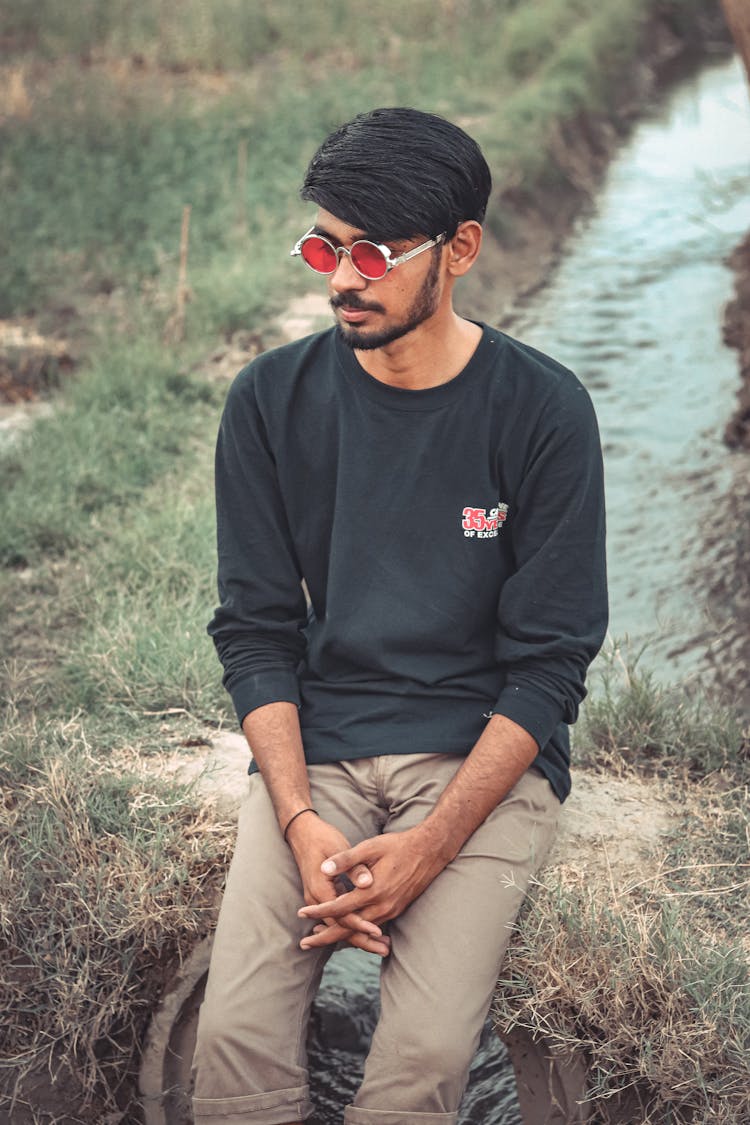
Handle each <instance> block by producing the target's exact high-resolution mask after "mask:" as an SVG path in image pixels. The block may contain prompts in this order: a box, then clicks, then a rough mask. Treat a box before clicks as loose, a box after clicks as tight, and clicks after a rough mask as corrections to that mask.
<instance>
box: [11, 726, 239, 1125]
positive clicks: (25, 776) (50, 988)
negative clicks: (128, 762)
mask: <svg viewBox="0 0 750 1125" xmlns="http://www.w3.org/2000/svg"><path fill="white" fill-rule="evenodd" d="M4 735H5V738H4V741H3V751H2V756H1V757H0V783H2V789H3V800H2V806H1V807H0V843H1V848H2V852H1V854H0V864H1V868H0V871H1V876H0V877H1V878H2V883H3V887H4V900H3V905H2V910H1V912H0V954H1V956H2V961H3V967H2V973H1V979H2V984H0V1007H1V1008H2V1010H3V1012H4V1013H6V1015H5V1016H4V1019H3V1025H2V1031H1V1032H0V1054H1V1057H2V1068H3V1071H2V1072H0V1117H1V1116H2V1114H3V1108H4V1107H5V1108H8V1109H9V1108H10V1107H11V1106H15V1104H16V1099H19V1103H18V1105H19V1113H20V1105H21V1104H22V1103H23V1101H24V1100H25V1098H26V1096H28V1094H29V1091H30V1090H33V1089H34V1088H35V1087H37V1086H38V1085H39V1084H40V1081H39V1079H40V1076H41V1075H42V1074H45V1075H46V1077H45V1085H46V1086H47V1087H50V1086H51V1088H52V1090H53V1092H55V1095H56V1098H57V1099H58V1100H57V1101H56V1106H57V1107H59V1105H60V1104H66V1105H70V1106H71V1108H72V1107H74V1106H76V1107H79V1108H78V1110H77V1112H79V1113H82V1112H83V1113H84V1119H85V1120H97V1121H102V1120H105V1119H106V1117H105V1115H106V1114H107V1113H115V1114H116V1115H117V1116H116V1119H117V1120H119V1119H120V1116H119V1115H120V1111H121V1110H122V1109H123V1103H127V1102H128V1100H129V1099H130V1098H132V1096H133V1095H132V1087H131V1086H129V1078H130V1077H132V1067H133V1060H134V1056H135V1054H136V1052H137V1047H138V1043H139V1040H140V1038H141V1034H142V1031H143V1026H144V1024H145V1021H146V1019H147V1018H148V1015H149V1012H150V1011H151V1010H152V1008H153V1005H154V1002H155V999H156V998H157V997H158V993H159V990H160V987H161V983H162V980H163V979H164V978H165V977H167V976H168V975H169V969H170V968H171V967H174V965H175V963H176V962H179V960H180V959H181V958H182V957H183V956H184V955H186V954H187V953H188V952H189V951H190V949H191V948H192V946H193V945H194V943H195V941H196V939H197V938H198V937H199V936H200V935H202V934H204V933H205V932H206V930H207V929H208V927H209V923H210V920H211V918H212V916H213V912H214V907H215V901H216V895H217V892H218V890H219V888H220V886H221V882H222V879H223V874H224V870H225V865H226V861H227V856H228V853H229V850H230V837H231V829H230V827H229V825H227V824H224V823H221V822H220V821H219V820H218V819H217V818H216V816H215V815H214V814H213V813H212V811H211V809H210V808H206V807H203V808H197V807H196V803H195V802H194V801H193V800H192V799H191V789H190V788H189V787H186V786H181V787H180V786H177V785H174V784H168V783H166V782H165V781H163V780H158V781H157V780H151V779H149V777H148V775H147V774H145V773H144V772H143V769H144V767H143V766H141V767H140V768H136V767H135V763H136V761H137V759H136V756H135V755H134V756H133V764H134V768H133V769H132V770H131V771H127V772H123V770H122V766H121V765H120V766H119V767H117V766H114V765H113V764H112V763H111V762H110V761H108V760H106V759H100V758H98V757H97V755H96V752H95V749H94V747H93V746H92V744H91V742H90V740H89V738H88V737H87V734H86V731H85V729H84V727H83V725H82V724H81V723H80V721H78V720H71V721H69V722H66V723H59V724H54V725H50V726H49V727H47V728H43V729H39V730H37V731H34V732H32V733H31V734H30V733H29V732H28V731H27V730H24V729H23V728H22V727H21V726H20V724H18V723H15V722H14V721H13V719H12V717H11V718H10V719H7V718H6V725H5V731H4ZM63 1092H64V1100H63V1102H61V1101H60V1100H59V1099H60V1098H61V1095H63ZM36 1104H37V1106H38V1103H36ZM50 1108H52V1107H50ZM10 1112H15V1110H13V1109H11V1110H10ZM18 1119H19V1120H21V1119H22V1118H21V1117H20V1116H19V1118H18ZM114 1119H115V1118H113V1120H114Z"/></svg>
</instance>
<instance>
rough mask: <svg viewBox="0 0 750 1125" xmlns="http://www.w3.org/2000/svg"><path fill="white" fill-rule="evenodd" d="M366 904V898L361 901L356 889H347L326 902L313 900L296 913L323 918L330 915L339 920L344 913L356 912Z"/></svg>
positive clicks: (300, 915)
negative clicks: (346, 891)
mask: <svg viewBox="0 0 750 1125" xmlns="http://www.w3.org/2000/svg"><path fill="white" fill-rule="evenodd" d="M366 905H368V903H367V900H366V899H365V900H364V901H363V899H362V896H361V895H360V893H359V892H358V891H349V892H348V893H347V894H344V895H339V897H338V898H332V899H329V900H328V902H313V903H310V905H308V906H302V907H300V909H299V910H298V911H297V914H298V916H299V917H300V918H325V917H326V916H327V915H330V916H331V917H332V918H335V919H336V920H337V921H340V920H341V919H342V918H343V917H344V915H346V914H350V913H352V912H355V913H356V911H357V910H358V909H359V908H360V907H362V906H366Z"/></svg>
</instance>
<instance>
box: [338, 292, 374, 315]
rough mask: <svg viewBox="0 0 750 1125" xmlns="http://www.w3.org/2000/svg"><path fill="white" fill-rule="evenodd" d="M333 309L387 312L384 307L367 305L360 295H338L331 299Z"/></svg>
mask: <svg viewBox="0 0 750 1125" xmlns="http://www.w3.org/2000/svg"><path fill="white" fill-rule="evenodd" d="M330 304H331V308H332V309H341V308H346V309H359V310H360V311H361V312H378V313H382V312H385V309H384V308H383V306H382V305H368V304H366V303H365V302H364V301H363V300H362V298H361V297H360V296H359V294H358V293H355V292H352V293H337V294H336V296H335V297H331V302H330Z"/></svg>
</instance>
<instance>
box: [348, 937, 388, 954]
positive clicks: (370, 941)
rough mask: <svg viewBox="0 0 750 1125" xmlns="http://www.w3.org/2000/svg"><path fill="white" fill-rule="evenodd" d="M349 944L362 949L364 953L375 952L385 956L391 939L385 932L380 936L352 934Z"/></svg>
mask: <svg viewBox="0 0 750 1125" xmlns="http://www.w3.org/2000/svg"><path fill="white" fill-rule="evenodd" d="M349 945H354V946H356V948H357V949H364V951H365V953H377V954H378V956H379V957H387V956H388V954H389V953H390V952H391V939H390V938H389V937H387V936H386V935H385V934H383V936H382V937H381V938H373V937H367V936H366V935H365V934H352V936H351V937H350V938H349Z"/></svg>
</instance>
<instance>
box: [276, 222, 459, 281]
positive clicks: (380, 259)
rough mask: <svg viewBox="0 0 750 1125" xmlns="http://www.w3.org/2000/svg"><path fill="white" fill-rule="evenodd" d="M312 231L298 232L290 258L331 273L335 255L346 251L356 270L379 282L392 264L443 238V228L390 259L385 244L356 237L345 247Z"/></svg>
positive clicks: (395, 264) (390, 268)
mask: <svg viewBox="0 0 750 1125" xmlns="http://www.w3.org/2000/svg"><path fill="white" fill-rule="evenodd" d="M314 230H315V227H310V229H309V231H308V232H307V234H303V235H302V238H301V239H300V240H299V242H297V243H296V244H295V246H294V249H293V250H292V252H291V255H290V256H291V257H292V258H295V257H298V256H301V257H302V261H303V262H304V263H305V265H307V266H309V267H310V269H311V270H314V271H315V273H323V274H332V273H335V272H336V269H337V267H338V264H339V254H348V256H349V261H350V262H351V263H352V265H353V266H354V268H355V270H356V271H357V273H358V274H359V275H360V277H364V278H365V279H366V280H367V281H379V280H380V278H381V277H385V275H386V274H387V273H388V272H389V271H390V270H392V269H395V268H396V266H400V265H401V264H402V263H403V262H408V261H409V259H410V258H415V257H416V256H417V254H421V253H422V251H423V250H429V249H430V247H431V246H437V245H438V243H439V242H442V241H443V239H444V238H445V231H443V233H442V234H439V235H438V236H437V238H431V239H430V240H429V241H428V242H423V243H422V244H421V245H420V246H415V247H414V249H413V250H407V251H406V253H405V254H399V256H398V257H397V258H393V257H392V256H391V251H390V250H389V248H388V247H387V246H381V245H378V243H376V242H370V241H369V239H367V238H360V239H358V240H357V241H356V242H353V243H352V244H351V246H350V247H349V249H347V248H346V246H334V245H333V243H332V242H329V241H328V239H327V238H324V237H323V236H322V235H320V234H313V231H314Z"/></svg>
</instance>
